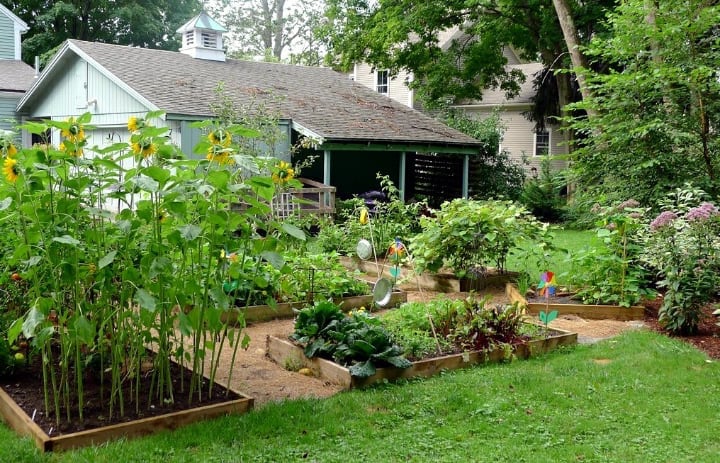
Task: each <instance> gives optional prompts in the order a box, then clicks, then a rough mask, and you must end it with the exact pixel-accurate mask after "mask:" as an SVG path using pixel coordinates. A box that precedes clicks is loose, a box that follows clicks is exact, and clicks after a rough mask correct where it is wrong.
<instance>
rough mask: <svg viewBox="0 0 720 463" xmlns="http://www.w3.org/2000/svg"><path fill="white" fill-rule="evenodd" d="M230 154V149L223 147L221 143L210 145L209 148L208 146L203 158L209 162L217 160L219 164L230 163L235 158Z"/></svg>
mask: <svg viewBox="0 0 720 463" xmlns="http://www.w3.org/2000/svg"><path fill="white" fill-rule="evenodd" d="M230 154H231V151H229V150H228V149H226V148H223V147H222V145H211V146H210V148H208V152H207V156H205V159H207V160H208V161H210V162H217V163H218V164H220V165H225V164H232V163H234V162H235V160H234V159H233V158H232V156H230Z"/></svg>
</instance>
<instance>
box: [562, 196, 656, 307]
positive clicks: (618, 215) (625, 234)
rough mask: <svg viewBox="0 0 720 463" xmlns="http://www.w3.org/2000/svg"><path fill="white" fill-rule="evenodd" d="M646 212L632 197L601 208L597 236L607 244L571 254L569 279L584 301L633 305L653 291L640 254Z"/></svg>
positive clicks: (624, 305) (650, 294) (588, 302)
mask: <svg viewBox="0 0 720 463" xmlns="http://www.w3.org/2000/svg"><path fill="white" fill-rule="evenodd" d="M646 212H647V209H643V208H640V207H639V204H638V203H637V201H633V200H628V201H625V202H623V203H621V204H619V205H617V206H614V207H609V208H603V209H602V210H600V211H599V216H600V217H601V219H600V220H599V221H598V222H597V236H598V237H599V238H601V239H602V242H603V244H604V246H602V247H600V248H592V249H584V250H582V251H580V252H578V253H576V254H575V255H574V256H570V257H569V258H570V260H571V268H572V271H571V272H570V275H569V276H568V281H569V283H570V284H571V285H572V286H573V289H574V290H575V291H576V293H577V295H578V296H579V297H580V298H581V299H582V300H583V302H584V303H587V304H616V305H620V306H623V307H630V306H631V305H634V304H637V303H638V302H639V301H640V300H642V299H643V298H644V297H649V296H652V295H653V294H654V291H652V290H651V289H650V281H649V275H648V273H647V271H646V270H645V268H644V267H643V266H642V262H641V261H640V258H639V256H640V253H641V251H642V248H643V243H642V239H641V236H642V231H643V229H644V226H645V225H644V223H643V217H644V214H645V213H646Z"/></svg>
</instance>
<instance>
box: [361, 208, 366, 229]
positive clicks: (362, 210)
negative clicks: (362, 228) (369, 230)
mask: <svg viewBox="0 0 720 463" xmlns="http://www.w3.org/2000/svg"><path fill="white" fill-rule="evenodd" d="M367 223H368V210H367V208H366V207H363V208H362V209H360V224H361V225H366V224H367Z"/></svg>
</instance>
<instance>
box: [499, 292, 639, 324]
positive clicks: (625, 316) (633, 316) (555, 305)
mask: <svg viewBox="0 0 720 463" xmlns="http://www.w3.org/2000/svg"><path fill="white" fill-rule="evenodd" d="M505 294H506V295H507V297H508V298H509V299H510V301H511V302H517V303H519V304H520V305H522V306H524V307H525V308H526V311H527V313H529V314H532V315H537V314H538V313H540V311H548V310H557V311H558V315H577V316H578V317H581V318H585V319H588V320H610V319H611V320H621V321H627V320H642V319H643V318H645V308H644V307H642V306H631V307H620V306H617V305H592V304H582V303H580V302H573V301H572V300H569V299H567V300H566V299H562V300H560V299H557V298H552V297H551V298H550V301H549V304H546V303H545V302H533V301H528V300H527V299H526V298H525V297H524V296H523V295H522V294H520V291H518V289H517V287H516V286H515V285H514V284H512V283H507V284H506V285H505Z"/></svg>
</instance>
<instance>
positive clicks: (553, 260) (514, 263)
mask: <svg viewBox="0 0 720 463" xmlns="http://www.w3.org/2000/svg"><path fill="white" fill-rule="evenodd" d="M553 235H554V237H555V239H554V241H553V245H554V246H555V247H556V248H557V250H555V251H553V252H551V253H550V257H549V261H550V262H549V265H548V268H541V267H540V266H538V265H536V264H535V262H532V261H530V262H528V261H525V260H524V259H520V258H518V254H519V253H512V252H511V254H510V256H509V257H508V261H507V268H508V270H513V271H523V270H525V271H527V272H528V274H530V276H532V277H533V278H537V279H538V280H539V278H540V273H541V272H543V271H545V270H551V271H553V272H555V274H556V275H558V276H560V275H562V274H564V273H567V272H569V271H570V265H569V263H568V262H567V256H568V254H570V255H572V254H573V253H574V252H576V251H578V250H580V249H582V248H584V247H595V246H600V245H602V241H601V240H600V239H599V238H598V237H597V235H596V232H595V231H594V230H563V229H560V228H554V229H553ZM532 246H533V243H523V244H522V245H521V246H520V249H521V251H520V253H522V254H524V252H523V251H527V250H529V249H530V248H531V247H532ZM533 283H537V281H534V280H533ZM558 283H559V284H562V281H558Z"/></svg>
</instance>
